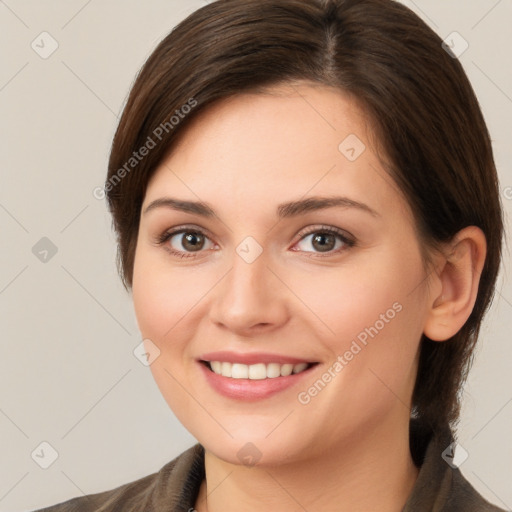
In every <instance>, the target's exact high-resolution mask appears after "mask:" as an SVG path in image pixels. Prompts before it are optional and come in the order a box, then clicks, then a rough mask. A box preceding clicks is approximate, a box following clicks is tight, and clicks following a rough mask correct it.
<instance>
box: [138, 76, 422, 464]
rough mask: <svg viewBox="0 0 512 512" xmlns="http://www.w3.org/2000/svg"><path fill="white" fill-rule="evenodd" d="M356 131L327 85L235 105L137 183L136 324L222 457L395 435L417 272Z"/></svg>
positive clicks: (417, 303) (402, 210) (404, 225)
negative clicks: (143, 185) (140, 198)
mask: <svg viewBox="0 0 512 512" xmlns="http://www.w3.org/2000/svg"><path fill="white" fill-rule="evenodd" d="M369 129H371V125H370V124H368V123H367V119H366V118H365V117H364V115H363V113H362V111H361V110H360V109H359V108H358V107H357V105H356V103H355V102H354V101H353V100H350V99H349V98H348V97H346V96H344V95H342V94H341V93H339V92H338V91H335V90H333V89H329V88H326V87H323V86H313V85H308V84H306V83H301V84H300V85H299V86H296V87H294V88H291V87H290V86H287V87H285V86H281V87H279V88H274V89H273V90H272V91H271V93H269V94H243V95H239V96H236V97H233V98H230V99H228V100H224V101H223V102H221V103H219V104H217V105H215V106H213V107H210V109H209V110H207V111H205V112H204V113H203V114H202V115H200V116H198V118H197V119H195V120H194V122H193V123H192V124H191V125H190V126H189V127H188V128H187V131H185V132H184V133H183V137H182V138H181V139H180V143H179V145H178V146H176V147H175V149H174V150H173V152H172V153H171V154H170V156H169V157H167V159H166V160H165V161H163V162H162V164H161V165H160V166H159V167H158V169H157V170H156V172H155V174H154V176H153V177H152V179H151V181H150V183H149V186H148V188H147V192H146V196H145V199H144V204H143V206H142V213H141V219H140V230H139V233H138V242H137V249H136V255H135V267H134V275H133V299H134V305H135V311H136V315H137V320H138V324H139V327H140V330H141V333H142V336H143V338H145V339H146V341H145V344H146V347H147V348H148V351H149V352H150V353H152V354H153V357H155V355H158V353H159V355H158V357H156V358H155V359H154V362H153V363H152V364H151V370H152V373H153V375H154V378H155V379H156V382H157V384H158V386H159V388H160V390H161V392H162V394H163V396H164V398H165V399H166V401H167V402H168V404H169V406H170V407H171V409H172V410H173V411H174V413H175V414H176V416H177V417H178V418H179V420H180V421H181V422H182V423H183V425H184V426H185V427H186V428H187V429H188V430H189V431H190V432H191V433H192V434H193V435H194V437H196V438H197V439H198V441H199V442H200V443H202V444H203V445H204V446H205V448H206V449H207V450H209V451H210V452H212V453H213V454H215V455H217V456H218V457H220V458H222V459H224V460H226V461H230V462H234V463H238V464H239V463H253V462H256V461H257V460H259V461H260V463H261V464H274V463H284V462H286V461H294V460H299V459H305V458H308V457H316V456H319V455H321V454H322V453H323V454H325V453H329V452H331V453H332V450H333V449H336V448H340V449H342V448H343V447H347V446H349V443H350V445H351V446H354V445H353V442H354V440H357V439H358V436H363V435H364V433H369V432H371V431H372V430H374V429H375V428H376V427H377V428H383V429H384V428H390V429H392V428H395V427H396V426H397V425H402V426H403V425H406V424H407V423H408V419H409V412H410V411H409V404H410V397H411V394H412V389H413V385H414V381H415V376H416V368H417V353H418V346H419V340H420V337H421V334H422V331H423V325H424V322H425V319H426V311H427V303H428V299H427V293H425V285H426V280H425V278H426V272H425V270H424V267H423V264H422V259H421V252H420V244H419V241H418V238H417V236H416V232H415V228H414V223H413V217H412V214H411V211H410V209H409V207H408V205H407V203H406V201H405V200H404V198H403V197H402V196H401V194H400V192H399V190H398V187H397V186H396V184H395V183H394V182H393V181H392V179H391V178H390V176H389V175H388V174H387V173H386V172H385V171H384V169H383V167H382V166H381V164H380V163H379V160H378V159H377V156H376V154H375V153H374V151H373V149H372V147H371V143H370V139H369V136H368V134H369V132H368V131H367V130H369ZM327 199H330V200H331V203H328V202H326V201H327ZM172 231H175V233H174V234H172V233H171V232H172ZM158 351H159V352H158ZM294 371H295V372H298V373H292V374H291V375H290V372H294ZM248 443H252V444H248ZM251 461H252V462H251Z"/></svg>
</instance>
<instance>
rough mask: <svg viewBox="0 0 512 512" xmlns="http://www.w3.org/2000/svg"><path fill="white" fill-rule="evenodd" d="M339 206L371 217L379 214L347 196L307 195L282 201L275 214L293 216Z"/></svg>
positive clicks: (281, 216) (285, 216) (283, 216)
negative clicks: (304, 197)
mask: <svg viewBox="0 0 512 512" xmlns="http://www.w3.org/2000/svg"><path fill="white" fill-rule="evenodd" d="M336 206H341V207H344V208H357V209H358V210H361V211H364V212H366V213H369V214H370V215H372V216H373V217H379V216H380V215H379V214H378V213H377V212H376V211H375V210H374V209H373V208H370V207H369V206H368V205H367V204H365V203H361V202H359V201H355V200H353V199H350V198H348V197H341V196H332V197H308V198H306V199H301V200H299V201H290V202H288V203H282V204H280V205H279V206H278V207H277V214H278V216H279V217H280V218H288V217H294V216H296V215H300V214H302V213H306V212H310V211H314V210H323V209H325V208H334V207H336Z"/></svg>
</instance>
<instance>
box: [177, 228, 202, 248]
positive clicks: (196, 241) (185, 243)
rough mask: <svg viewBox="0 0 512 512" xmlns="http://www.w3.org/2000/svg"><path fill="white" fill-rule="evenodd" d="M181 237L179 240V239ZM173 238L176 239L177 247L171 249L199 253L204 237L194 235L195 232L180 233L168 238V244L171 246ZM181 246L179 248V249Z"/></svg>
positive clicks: (198, 234)
mask: <svg viewBox="0 0 512 512" xmlns="http://www.w3.org/2000/svg"><path fill="white" fill-rule="evenodd" d="M180 236H181V240H180V239H179V237H180ZM173 238H177V239H178V242H177V245H178V247H173V249H176V250H178V251H181V250H183V249H185V250H186V251H192V252H195V251H200V250H201V249H202V248H203V247H204V245H205V236H204V235H202V234H201V233H196V232H195V231H186V232H182V233H178V234H176V235H174V236H173V237H171V238H170V244H171V246H172V244H173ZM179 245H181V247H179Z"/></svg>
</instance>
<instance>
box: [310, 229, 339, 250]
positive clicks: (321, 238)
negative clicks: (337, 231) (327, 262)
mask: <svg viewBox="0 0 512 512" xmlns="http://www.w3.org/2000/svg"><path fill="white" fill-rule="evenodd" d="M326 239H329V240H330V242H331V243H327V244H325V241H326ZM316 242H320V244H321V245H320V246H319V249H320V251H322V252H327V251H329V250H331V249H333V248H334V244H335V240H334V236H333V235H329V234H325V233H324V234H319V235H316V236H315V237H314V238H313V245H315V243H316ZM315 247H316V246H315ZM316 248H317V249H318V247H316Z"/></svg>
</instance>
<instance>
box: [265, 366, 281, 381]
mask: <svg viewBox="0 0 512 512" xmlns="http://www.w3.org/2000/svg"><path fill="white" fill-rule="evenodd" d="M276 377H281V365H280V364H279V363H270V364H267V378H268V379H275V378H276Z"/></svg>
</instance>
